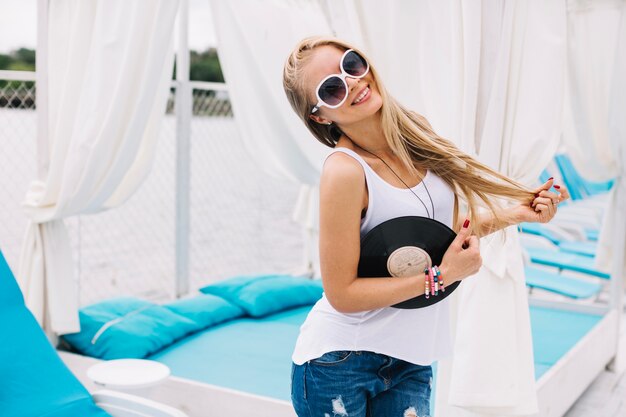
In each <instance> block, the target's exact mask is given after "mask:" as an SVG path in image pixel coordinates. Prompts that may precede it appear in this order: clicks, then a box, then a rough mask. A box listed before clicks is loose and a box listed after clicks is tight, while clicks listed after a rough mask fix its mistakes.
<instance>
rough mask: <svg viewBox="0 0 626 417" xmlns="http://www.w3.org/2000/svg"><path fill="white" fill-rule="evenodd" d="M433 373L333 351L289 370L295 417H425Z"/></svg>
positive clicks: (387, 360) (382, 357) (385, 358)
mask: <svg viewBox="0 0 626 417" xmlns="http://www.w3.org/2000/svg"><path fill="white" fill-rule="evenodd" d="M432 376H433V371H432V367H431V366H430V365H426V366H424V365H415V364H413V363H410V362H406V361H403V360H400V359H396V358H393V357H391V356H387V355H383V354H380V353H374V352H368V351H351V350H336V351H333V352H327V353H325V354H323V355H322V356H320V357H319V358H316V359H312V360H310V361H308V362H305V363H303V364H302V365H296V364H295V363H292V365H291V402H292V404H293V407H294V409H295V411H296V414H297V415H298V417H428V416H430V393H431V386H432Z"/></svg>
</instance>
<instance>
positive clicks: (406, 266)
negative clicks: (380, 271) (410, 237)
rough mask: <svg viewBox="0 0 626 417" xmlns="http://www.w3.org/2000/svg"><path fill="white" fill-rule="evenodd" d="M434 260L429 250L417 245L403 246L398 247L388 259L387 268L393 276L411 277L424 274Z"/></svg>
mask: <svg viewBox="0 0 626 417" xmlns="http://www.w3.org/2000/svg"><path fill="white" fill-rule="evenodd" d="M431 266H432V262H431V260H430V256H428V252H426V251H425V250H424V249H422V248H418V247H417V246H403V247H401V248H398V249H396V250H395V251H393V252H392V253H391V255H389V258H388V259H387V270H388V271H389V273H390V274H391V276H392V277H409V276H411V275H417V274H423V273H424V268H430V267H431Z"/></svg>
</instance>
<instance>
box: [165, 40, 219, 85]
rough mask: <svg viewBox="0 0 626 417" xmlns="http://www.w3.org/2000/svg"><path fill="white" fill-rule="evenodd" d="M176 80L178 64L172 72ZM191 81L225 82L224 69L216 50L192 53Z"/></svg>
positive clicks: (190, 57)
mask: <svg viewBox="0 0 626 417" xmlns="http://www.w3.org/2000/svg"><path fill="white" fill-rule="evenodd" d="M174 78H176V64H174V70H173V72H172V79H174ZM189 79H190V80H193V81H211V82H216V83H223V82H224V75H223V74H222V67H221V66H220V61H219V58H218V56H217V51H216V50H215V48H210V49H207V50H206V51H204V52H198V51H190V56H189Z"/></svg>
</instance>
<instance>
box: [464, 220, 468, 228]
mask: <svg viewBox="0 0 626 417" xmlns="http://www.w3.org/2000/svg"><path fill="white" fill-rule="evenodd" d="M467 226H469V219H465V222H464V223H463V228H464V229H467Z"/></svg>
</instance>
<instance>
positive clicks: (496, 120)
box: [357, 0, 565, 416]
mask: <svg viewBox="0 0 626 417" xmlns="http://www.w3.org/2000/svg"><path fill="white" fill-rule="evenodd" d="M477 6H478V5H477V4H472V5H471V7H470V6H468V5H467V4H461V3H454V2H438V1H423V2H414V3H411V4H410V5H409V4H404V3H403V4H402V6H400V5H399V4H397V3H391V5H390V7H385V8H378V7H376V2H375V1H372V0H363V1H361V2H357V9H358V11H359V14H360V16H361V18H362V21H361V24H360V27H361V28H362V29H363V31H364V34H363V39H365V42H366V45H367V47H368V51H369V52H370V55H371V56H372V57H373V58H374V61H375V62H374V65H376V67H377V68H378V69H379V71H380V72H381V74H382V75H383V79H384V82H385V83H386V86H387V88H388V89H389V90H390V91H391V92H392V94H393V95H394V96H395V97H397V98H398V99H399V100H400V101H401V102H403V103H404V104H406V105H407V106H408V107H410V108H413V109H415V110H417V111H418V112H420V113H422V114H424V115H425V116H426V117H427V118H428V119H429V120H430V122H431V124H432V125H433V127H434V128H435V130H436V131H437V132H439V134H440V135H442V136H444V137H447V138H450V139H451V140H453V141H454V142H455V143H456V144H457V145H458V146H459V147H460V148H461V149H463V150H464V151H466V152H468V153H470V154H472V155H475V156H477V157H478V159H479V160H481V161H483V162H485V163H487V164H488V165H490V166H491V167H492V168H494V169H496V170H498V171H499V172H501V173H503V174H505V175H507V176H509V177H511V178H513V179H515V180H517V181H519V182H522V183H525V184H527V185H529V186H536V185H537V183H536V182H537V180H536V179H537V178H538V176H539V174H540V172H541V171H542V169H543V168H544V167H545V166H546V165H547V164H548V162H549V160H550V159H551V158H552V156H553V155H554V152H555V150H556V148H557V145H558V139H559V134H560V129H561V127H562V126H561V120H562V107H563V91H564V84H563V75H564V69H565V66H564V65H565V3H564V1H562V2H552V3H550V4H535V3H532V4H527V3H525V2H509V3H502V2H498V1H483V2H482V3H481V5H480V6H481V7H477ZM392 46H393V47H392ZM503 234H506V243H505V244H503V243H502V235H503ZM481 253H482V256H483V265H484V267H483V268H482V269H481V271H480V272H479V273H478V274H477V276H475V277H472V278H470V279H468V280H467V281H466V282H465V283H464V285H463V289H462V290H461V291H459V292H458V294H457V295H456V297H455V298H454V309H455V312H456V314H455V315H454V316H455V317H456V319H455V320H454V321H455V355H454V357H453V359H452V360H451V361H442V362H440V366H439V374H438V387H437V400H436V406H435V408H436V410H437V414H438V415H445V416H479V415H493V414H497V415H499V416H507V415H529V414H532V413H535V412H536V411H537V399H536V393H535V380H534V372H533V370H534V365H533V352H532V340H531V331H530V320H529V313H528V302H527V296H526V289H525V285H524V272H523V264H522V259H521V249H520V247H519V240H518V236H517V231H516V229H515V227H511V228H508V229H507V230H505V231H502V232H499V233H495V234H493V235H492V236H489V237H486V238H484V239H482V241H481ZM477 329H480V330H477Z"/></svg>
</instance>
